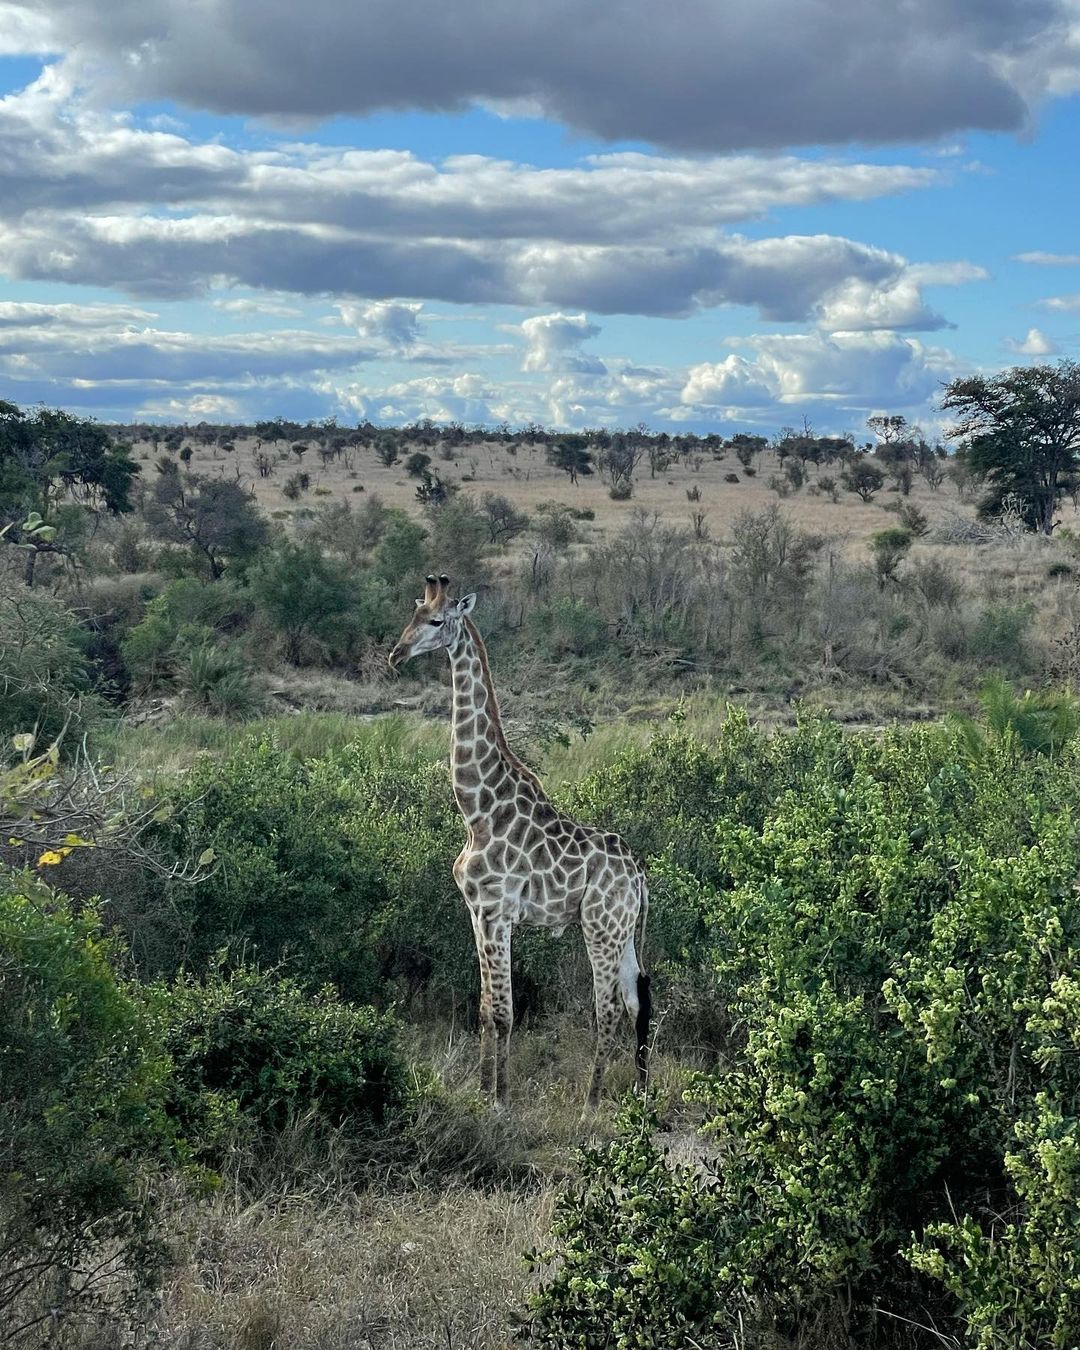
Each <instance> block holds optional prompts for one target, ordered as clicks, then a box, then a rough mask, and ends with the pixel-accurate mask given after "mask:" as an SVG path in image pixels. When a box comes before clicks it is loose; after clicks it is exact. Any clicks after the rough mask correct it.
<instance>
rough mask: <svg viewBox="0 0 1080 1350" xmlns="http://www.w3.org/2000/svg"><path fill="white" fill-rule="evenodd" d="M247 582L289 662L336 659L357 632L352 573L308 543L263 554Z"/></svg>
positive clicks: (360, 618) (360, 626)
mask: <svg viewBox="0 0 1080 1350" xmlns="http://www.w3.org/2000/svg"><path fill="white" fill-rule="evenodd" d="M250 586H251V595H252V598H253V599H254V601H255V606H256V609H257V611H258V613H259V614H260V615H261V617H262V618H263V619H265V621H266V622H267V623H268V624H269V625H270V627H271V628H272V629H273V630H274V631H275V632H276V633H279V634H280V635H281V637H282V638H283V639H284V643H285V654H286V656H287V657H288V659H289V660H290V661H291V662H293V664H294V665H303V664H304V663H306V662H308V661H311V660H313V659H315V657H316V656H322V657H324V658H328V659H330V660H340V659H342V658H343V657H345V656H346V655H348V653H349V652H350V650H351V649H352V647H353V644H354V642H355V641H356V639H357V637H358V636H359V634H360V633H361V632H362V631H363V627H364V622H363V618H364V616H363V611H362V608H361V606H362V600H361V598H360V597H359V596H358V593H357V587H356V578H355V576H354V574H353V572H352V571H351V569H350V568H349V567H348V566H347V565H346V564H345V563H344V562H342V561H341V560H339V559H336V558H328V557H326V556H325V555H324V554H323V553H321V552H320V550H319V548H318V546H317V545H315V544H313V543H309V542H305V543H301V544H293V543H288V542H286V543H282V544H280V545H279V546H278V547H277V548H275V549H274V550H273V551H272V552H268V553H264V555H263V556H262V557H261V559H260V560H259V562H258V563H257V564H256V566H255V567H253V568H252V570H251V576H250Z"/></svg>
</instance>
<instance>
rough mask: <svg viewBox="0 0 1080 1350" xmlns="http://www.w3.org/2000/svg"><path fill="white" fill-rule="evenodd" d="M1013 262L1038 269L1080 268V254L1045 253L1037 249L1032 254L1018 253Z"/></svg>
mask: <svg viewBox="0 0 1080 1350" xmlns="http://www.w3.org/2000/svg"><path fill="white" fill-rule="evenodd" d="M1013 261H1014V262H1022V263H1034V264H1035V265H1036V266H1038V267H1080V253H1044V252H1042V250H1041V249H1035V250H1034V251H1032V252H1031V253H1018V254H1017V255H1016V256H1015V258H1014V259H1013Z"/></svg>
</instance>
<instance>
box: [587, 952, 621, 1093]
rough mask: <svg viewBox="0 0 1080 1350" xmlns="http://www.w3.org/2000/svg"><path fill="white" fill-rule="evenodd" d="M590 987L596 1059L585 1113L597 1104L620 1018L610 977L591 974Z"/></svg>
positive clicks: (615, 983)
mask: <svg viewBox="0 0 1080 1350" xmlns="http://www.w3.org/2000/svg"><path fill="white" fill-rule="evenodd" d="M593 984H594V989H595V994H596V1057H595V1059H594V1060H593V1071H592V1079H591V1081H590V1083H589V1094H588V1096H587V1097H586V1099H585V1110H586V1112H590V1111H595V1110H596V1108H597V1107H598V1106H599V1105H600V1094H601V1092H602V1091H603V1089H604V1071H605V1069H606V1068H607V1065H608V1060H609V1059H610V1058H611V1052H612V1050H613V1049H614V1048H615V1042H616V1040H617V1039H618V1029H619V1022H620V1021H621V1019H622V1009H621V1008H620V1006H619V986H618V981H617V979H616V978H615V976H614V974H613V973H612V974H608V975H605V976H604V977H603V978H600V977H599V976H598V975H597V974H596V973H595V971H594V975H593Z"/></svg>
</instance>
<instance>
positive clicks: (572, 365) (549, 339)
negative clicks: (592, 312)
mask: <svg viewBox="0 0 1080 1350" xmlns="http://www.w3.org/2000/svg"><path fill="white" fill-rule="evenodd" d="M519 331H520V332H521V334H522V335H523V337H524V338H525V355H524V358H523V359H522V362H521V369H522V370H529V371H545V372H554V371H573V372H575V373H576V374H579V375H602V374H604V372H605V370H606V367H605V365H604V363H603V361H601V360H599V359H598V358H597V357H595V356H590V355H588V354H587V353H586V352H583V351H582V350H581V344H582V343H583V342H585V341H587V340H588V339H589V338H594V337H598V336H599V334H600V329H599V328H598V327H597V326H596V324H594V323H590V322H589V320H588V319H587V318H586V317H585V315H584V314H537V315H534V316H533V317H532V318H531V319H526V320H525V322H524V323H523V324H521V326H520V329H519Z"/></svg>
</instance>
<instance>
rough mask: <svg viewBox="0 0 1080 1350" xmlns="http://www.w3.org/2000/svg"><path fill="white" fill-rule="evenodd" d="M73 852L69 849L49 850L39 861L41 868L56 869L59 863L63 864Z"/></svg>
mask: <svg viewBox="0 0 1080 1350" xmlns="http://www.w3.org/2000/svg"><path fill="white" fill-rule="evenodd" d="M70 852H71V849H69V848H47V849H46V850H45V852H44V853H43V854H42V855H41V857H40V858H39V859H38V860H37V865H38V866H39V867H55V866H56V864H57V863H62V862H63V861H64V859H65V858H66V857H67V855H68V854H69V853H70Z"/></svg>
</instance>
